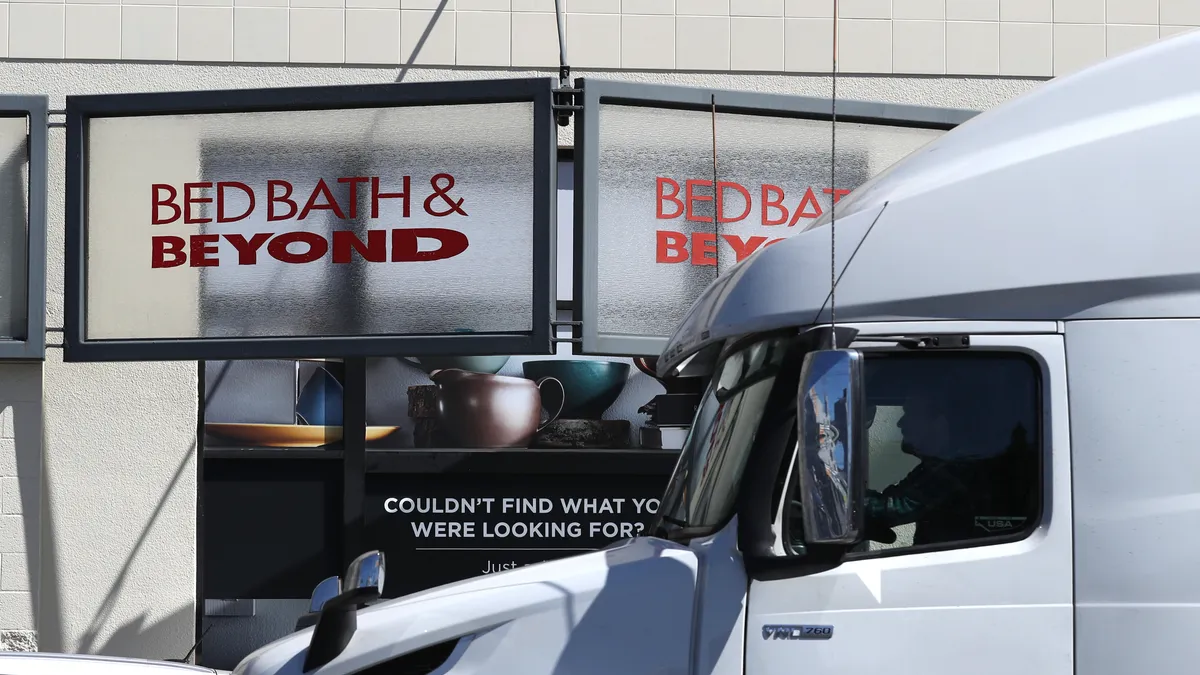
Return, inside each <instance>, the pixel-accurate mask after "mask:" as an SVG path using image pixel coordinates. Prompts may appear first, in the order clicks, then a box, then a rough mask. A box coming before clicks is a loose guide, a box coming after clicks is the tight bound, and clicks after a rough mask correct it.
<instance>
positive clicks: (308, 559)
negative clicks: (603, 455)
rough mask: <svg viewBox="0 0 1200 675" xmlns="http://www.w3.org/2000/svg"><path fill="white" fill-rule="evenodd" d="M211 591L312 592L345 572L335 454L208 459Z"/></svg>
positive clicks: (206, 539) (248, 594)
mask: <svg viewBox="0 0 1200 675" xmlns="http://www.w3.org/2000/svg"><path fill="white" fill-rule="evenodd" d="M203 490H204V494H203V499H204V511H203V513H204V515H203V529H202V533H201V536H202V540H201V541H202V548H203V553H202V561H203V569H202V574H203V575H204V594H205V596H206V597H208V598H259V599H273V598H307V597H309V595H311V594H312V589H313V587H314V586H315V585H316V584H317V582H319V581H320V580H321V579H324V578H325V577H327V576H329V575H332V574H342V572H341V569H342V540H341V529H342V518H341V507H342V474H341V471H340V470H339V464H338V463H337V462H334V461H330V460H294V461H287V462H281V461H280V460H278V459H261V460H254V459H217V458H208V459H206V460H205V462H204V486H203Z"/></svg>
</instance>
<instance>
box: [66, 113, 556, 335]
mask: <svg viewBox="0 0 1200 675" xmlns="http://www.w3.org/2000/svg"><path fill="white" fill-rule="evenodd" d="M88 134H89V135H88V142H89V155H88V171H89V174H88V214H87V215H88V228H89V230H88V232H89V234H88V250H87V265H88V267H87V270H88V280H87V281H88V316H87V322H88V325H87V335H88V337H89V338H91V339H129V338H196V337H266V336H281V337H290V336H336V335H365V334H443V333H461V332H477V333H487V332H527V331H529V330H530V329H531V314H532V297H531V296H532V289H533V252H532V249H533V227H532V221H533V180H534V177H533V169H534V159H533V105H532V104H531V103H505V104H488V105H454V106H430V107H405V108H378V109H362V110H329V111H303V112H269V113H229V114H210V115H167V116H155V117H126V118H102V119H95V120H92V121H91V123H90V126H89V132H88ZM196 184H200V185H196ZM185 200H187V203H186V205H185ZM189 221H190V222H189Z"/></svg>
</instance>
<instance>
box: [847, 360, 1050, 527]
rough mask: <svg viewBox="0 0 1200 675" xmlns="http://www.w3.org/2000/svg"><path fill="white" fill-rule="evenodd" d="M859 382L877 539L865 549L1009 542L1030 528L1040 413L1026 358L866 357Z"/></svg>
mask: <svg viewBox="0 0 1200 675" xmlns="http://www.w3.org/2000/svg"><path fill="white" fill-rule="evenodd" d="M865 377H866V403H867V410H868V419H869V453H868V457H869V458H868V463H869V469H870V471H869V472H868V473H869V476H870V483H869V489H868V493H867V514H868V515H867V524H868V530H869V534H870V535H871V536H875V537H876V538H875V539H874V540H872V541H870V542H868V544H867V545H866V546H865V547H864V548H865V549H867V550H878V549H885V548H904V547H910V546H922V545H937V544H948V543H956V542H960V541H967V540H972V539H979V538H989V537H1000V536H1015V535H1019V534H1021V533H1022V532H1027V531H1028V530H1029V528H1031V527H1033V526H1035V525H1036V518H1037V514H1038V510H1039V504H1038V501H1039V495H1038V489H1039V486H1040V480H1039V474H1040V462H1039V456H1040V454H1041V448H1040V437H1041V430H1040V428H1039V426H1040V425H1039V413H1040V409H1039V403H1038V373H1037V368H1036V366H1035V365H1034V364H1033V363H1032V362H1031V361H1030V360H1029V359H1028V358H1026V357H1024V356H1021V355H1011V356H1009V355H1000V354H994V353H993V354H979V355H970V356H958V357H945V356H942V357H922V356H899V355H891V356H886V357H883V358H868V359H867V361H866V364H865ZM886 530H891V534H889V533H888V532H886ZM880 534H882V535H883V536H877V535H880ZM893 538H894V541H891V540H892V539H893Z"/></svg>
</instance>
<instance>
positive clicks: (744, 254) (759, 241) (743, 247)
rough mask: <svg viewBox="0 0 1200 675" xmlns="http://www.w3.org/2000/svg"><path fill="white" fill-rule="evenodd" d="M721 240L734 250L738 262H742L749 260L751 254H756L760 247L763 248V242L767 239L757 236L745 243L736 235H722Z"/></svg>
mask: <svg viewBox="0 0 1200 675" xmlns="http://www.w3.org/2000/svg"><path fill="white" fill-rule="evenodd" d="M721 238H722V239H724V240H725V242H726V243H727V244H729V247H730V248H732V249H733V255H734V256H736V257H737V262H741V261H743V260H745V259H746V258H748V257H749V256H750V254H751V253H754V251H755V250H757V249H758V247H759V246H762V245H763V242H765V241H766V240H767V238H766V237H760V236H757V235H756V236H753V237H750V238H749V239H747V240H745V241H742V238H741V237H739V236H737V235H736V234H723V235H721Z"/></svg>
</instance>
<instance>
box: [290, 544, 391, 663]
mask: <svg viewBox="0 0 1200 675" xmlns="http://www.w3.org/2000/svg"><path fill="white" fill-rule="evenodd" d="M383 576H384V559H383V551H367V552H366V553H364V554H362V555H360V556H358V557H357V558H355V559H354V560H353V561H351V563H350V565H349V566H348V567H346V580H345V582H344V583H342V584H341V588H342V592H341V593H338V594H337V595H335V596H333V597H332V598H329V599H328V600H326V601H325V602H324V604H322V605H321V611H320V612H319V613H318V614H317V620H316V626H315V627H314V628H313V634H312V638H311V639H310V640H309V643H308V653H307V655H305V657H304V667H303V669H304V672H306V673H308V672H312V671H314V670H316V669H317V668H320V667H321V666H323V665H325V664H327V663H329V662H330V661H332V660H334V659H335V658H337V656H338V655H339V654H341V653H342V652H343V651H344V650H345V649H346V645H348V644H350V638H352V637H354V632H355V631H356V630H358V609H359V607H361V606H364V605H366V604H368V603H371V602H374V601H376V600H378V599H379V597H380V596H381V595H382V594H383ZM322 583H324V582H322Z"/></svg>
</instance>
